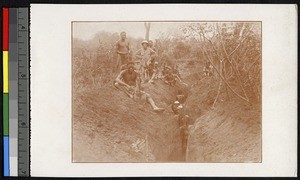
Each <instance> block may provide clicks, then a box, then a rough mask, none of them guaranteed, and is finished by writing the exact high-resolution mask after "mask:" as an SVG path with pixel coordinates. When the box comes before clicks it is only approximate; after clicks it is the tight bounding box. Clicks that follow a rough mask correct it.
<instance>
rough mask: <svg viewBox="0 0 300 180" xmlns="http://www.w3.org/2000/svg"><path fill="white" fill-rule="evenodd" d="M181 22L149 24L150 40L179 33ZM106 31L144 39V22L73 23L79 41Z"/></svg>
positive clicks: (74, 34) (74, 33) (75, 35)
mask: <svg viewBox="0 0 300 180" xmlns="http://www.w3.org/2000/svg"><path fill="white" fill-rule="evenodd" d="M184 24H185V23H182V22H163V23H162V22H151V28H150V39H156V38H158V37H159V34H160V33H168V34H178V33H181V31H180V29H179V28H180V26H182V25H184ZM99 31H107V32H111V33H120V32H122V31H125V32H126V33H127V36H130V37H133V38H145V32H146V30H145V27H144V22H73V36H74V37H75V38H78V39H81V40H89V39H91V38H92V37H93V36H94V35H95V34H96V33H97V32H99Z"/></svg>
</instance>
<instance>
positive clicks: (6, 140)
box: [3, 136, 10, 176]
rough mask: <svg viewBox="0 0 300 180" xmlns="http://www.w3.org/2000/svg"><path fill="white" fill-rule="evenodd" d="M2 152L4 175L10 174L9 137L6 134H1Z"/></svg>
mask: <svg viewBox="0 0 300 180" xmlns="http://www.w3.org/2000/svg"><path fill="white" fill-rule="evenodd" d="M3 148H4V150H3V153H4V176H9V175H10V170H9V138H8V136H3Z"/></svg>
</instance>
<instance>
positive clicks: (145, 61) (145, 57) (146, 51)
mask: <svg viewBox="0 0 300 180" xmlns="http://www.w3.org/2000/svg"><path fill="white" fill-rule="evenodd" d="M141 44H142V48H141V49H139V50H138V51H137V52H136V58H137V59H138V60H139V61H140V62H141V73H142V77H141V78H142V81H145V80H146V76H145V70H146V68H147V66H148V65H149V64H150V62H151V59H152V58H154V57H155V55H156V53H155V51H153V50H152V49H151V48H149V46H148V41H146V40H145V41H142V43H141Z"/></svg>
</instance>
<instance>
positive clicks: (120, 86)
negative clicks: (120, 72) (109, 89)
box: [114, 82, 133, 98]
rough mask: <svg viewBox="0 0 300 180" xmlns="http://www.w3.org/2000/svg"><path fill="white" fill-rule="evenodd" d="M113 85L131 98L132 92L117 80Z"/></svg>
mask: <svg viewBox="0 0 300 180" xmlns="http://www.w3.org/2000/svg"><path fill="white" fill-rule="evenodd" d="M114 86H115V87H116V88H117V89H119V90H120V91H122V92H124V93H125V94H126V95H127V96H129V97H130V98H133V95H132V93H131V92H130V91H129V89H128V88H127V87H125V86H123V85H121V84H119V83H117V82H114Z"/></svg>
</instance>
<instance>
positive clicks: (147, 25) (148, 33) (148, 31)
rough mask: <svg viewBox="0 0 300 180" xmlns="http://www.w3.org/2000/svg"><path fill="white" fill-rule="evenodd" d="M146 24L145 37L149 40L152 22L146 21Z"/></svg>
mask: <svg viewBox="0 0 300 180" xmlns="http://www.w3.org/2000/svg"><path fill="white" fill-rule="evenodd" d="M144 25H145V29H146V34H145V39H146V40H147V41H149V37H150V27H151V23H150V22H145V23H144Z"/></svg>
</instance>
